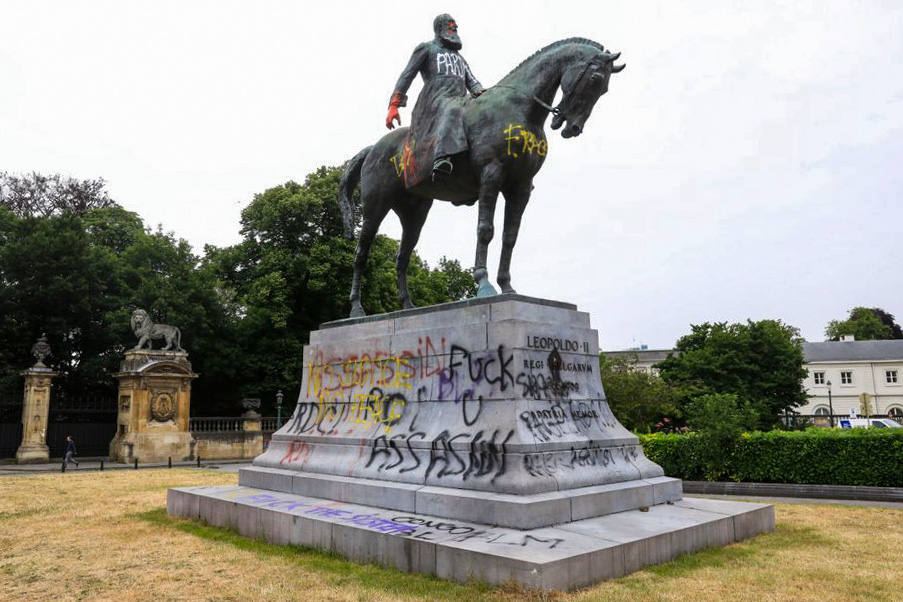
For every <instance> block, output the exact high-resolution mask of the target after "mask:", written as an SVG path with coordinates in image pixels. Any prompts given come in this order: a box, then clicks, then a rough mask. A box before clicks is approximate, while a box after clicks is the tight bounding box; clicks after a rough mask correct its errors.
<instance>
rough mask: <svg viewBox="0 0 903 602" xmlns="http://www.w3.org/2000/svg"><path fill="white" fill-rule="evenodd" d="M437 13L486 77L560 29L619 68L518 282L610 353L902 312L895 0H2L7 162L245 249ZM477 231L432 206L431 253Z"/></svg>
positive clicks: (527, 224)
mask: <svg viewBox="0 0 903 602" xmlns="http://www.w3.org/2000/svg"><path fill="white" fill-rule="evenodd" d="M446 11H448V12H451V13H452V14H453V15H454V16H455V18H456V19H457V20H458V23H459V27H460V30H459V32H460V34H461V37H462V39H463V41H464V49H463V54H464V56H465V57H466V58H467V60H468V62H469V63H470V65H471V67H472V69H473V71H474V72H475V74H476V76H477V77H478V78H479V79H480V80H481V81H482V82H483V84H484V85H486V86H490V85H492V84H494V83H495V82H497V81H498V80H499V79H501V78H502V77H503V76H504V75H505V74H506V73H507V72H508V71H509V70H510V69H511V68H512V67H513V66H514V65H516V64H517V63H518V62H520V61H521V60H522V59H523V58H525V57H526V56H527V55H529V54H530V53H532V52H533V51H535V50H537V49H538V48H540V47H542V46H545V45H546V44H548V43H550V42H552V41H555V40H557V39H561V38H566V37H570V36H583V37H588V38H592V39H594V40H596V41H599V42H601V43H603V44H605V45H606V47H609V48H611V49H613V50H618V51H621V52H623V55H622V58H623V60H624V61H625V62H626V63H627V69H626V70H625V71H624V72H623V73H621V74H619V75H617V76H614V77H613V78H612V82H611V85H610V88H609V93H608V94H607V95H606V96H604V97H603V98H602V99H601V100H600V102H599V104H598V105H597V107H596V110H595V112H594V113H593V117H592V118H591V120H590V121H589V122H588V123H587V126H586V128H585V131H584V134H583V135H582V136H580V137H578V138H575V139H570V140H564V139H562V138H561V136H560V135H559V134H558V133H556V132H551V131H548V132H547V134H548V136H549V142H550V151H549V156H548V159H547V161H546V164H545V166H544V167H543V170H542V171H541V172H540V173H539V175H538V176H537V178H536V180H535V185H536V190H535V191H534V194H533V197H532V200H531V204H530V206H529V207H528V209H527V213H526V216H525V218H524V220H525V221H524V227H523V228H522V229H521V236H520V239H519V241H518V247H517V249H516V250H515V255H514V262H513V269H512V272H513V276H514V279H513V284H514V286H515V287H516V288H517V289H518V292H521V293H524V294H528V295H533V296H538V297H545V298H550V299H558V300H563V301H570V302H574V303H577V304H578V306H579V307H580V308H581V309H583V310H586V311H589V312H591V314H592V318H593V324H594V326H595V327H596V328H598V329H599V331H600V334H601V343H602V347H603V348H604V349H623V348H626V347H631V346H634V345H639V344H647V345H649V346H650V347H651V348H663V347H669V346H671V345H673V343H674V342H675V340H676V339H677V338H678V337H679V336H681V335H682V334H685V333H686V332H688V331H689V325H690V324H694V323H700V322H704V321H723V320H727V321H742V320H745V319H747V318H752V319H763V318H780V319H782V320H784V321H785V322H787V323H789V324H792V325H794V326H797V327H799V328H800V330H801V331H802V334H803V336H805V337H806V338H807V339H808V340H820V339H821V338H822V333H823V330H824V327H825V324H826V323H827V321H828V320H831V319H836V318H842V317H844V316H845V315H846V312H847V311H848V310H849V309H850V308H852V307H853V306H856V305H867V306H880V307H883V308H884V309H886V310H888V311H890V312H891V313H893V314H895V315H896V316H897V317H898V321H901V320H903V267H901V258H903V239H901V238H903V237H901V217H903V208H901V191H903V77H901V75H903V4H901V3H899V2H892V1H888V2H852V1H849V0H848V1H844V2H836V1H830V2H828V1H822V2H796V1H795V2H772V3H769V2H729V1H725V0H713V1H701V0H697V1H694V2H692V3H690V2H687V3H679V2H665V1H662V2H634V1H631V2H608V1H583V2H565V1H563V0H558V1H555V2H540V1H526V0H519V1H517V2H486V1H485V0H481V1H476V2H474V1H469V0H456V1H455V2H453V3H449V2H443V3H440V2H433V1H424V0H419V1H416V2H407V1H402V0H393V1H392V2H378V3H377V2H345V1H341V0H337V1H335V2H317V3H308V2H298V1H292V2H288V1H286V2H274V1H264V0H258V1H256V2H224V1H221V0H218V1H216V2H186V1H176V2H168V1H161V0H155V1H153V2H121V1H118V0H117V1H112V2H93V1H91V2H88V1H82V2H71V1H61V2H51V1H46V2H39V1H15V0H14V1H10V0H4V2H3V3H2V5H0V170H6V171H11V172H28V171H32V170H34V171H39V172H45V173H50V172H61V173H63V174H68V175H71V176H74V177H77V178H96V177H103V178H104V179H106V180H107V182H108V188H109V191H110V193H111V195H112V196H113V197H114V198H115V199H116V200H117V201H119V202H120V203H121V204H122V205H124V206H125V207H127V208H128V209H131V210H133V211H136V212H138V213H139V214H140V215H141V216H142V217H143V218H144V219H145V221H146V222H147V223H148V224H150V225H153V226H156V225H157V224H161V225H162V226H163V228H164V229H165V230H171V231H173V232H175V233H176V235H178V236H180V237H182V238H185V239H187V240H188V241H189V242H191V244H192V245H194V247H195V249H196V250H197V251H198V252H201V250H202V248H203V245H204V244H205V243H211V244H215V245H229V244H233V243H235V242H237V241H238V240H239V238H240V237H239V233H238V229H239V214H240V211H241V209H242V208H243V207H244V206H245V205H247V203H248V202H249V201H250V200H251V199H252V198H253V195H254V194H255V193H259V192H262V191H263V190H265V189H267V188H269V187H272V186H275V185H278V184H280V183H283V182H285V181H287V180H291V179H294V180H303V178H304V176H305V175H306V174H307V173H309V172H311V171H312V170H314V169H316V168H317V167H318V166H320V165H338V164H341V163H342V162H343V161H345V160H346V159H348V158H350V157H351V156H352V155H353V154H354V153H356V152H357V151H358V150H359V149H360V148H362V147H364V146H366V145H368V144H371V143H372V142H374V141H375V140H376V139H377V138H378V137H379V136H381V135H382V134H383V133H384V130H385V126H384V120H385V114H386V105H387V100H388V97H389V95H390V94H391V92H392V86H393V84H394V82H395V80H396V79H397V77H398V75H399V73H400V71H401V70H402V68H403V67H404V66H405V64H406V62H407V60H408V58H409V56H410V52H411V50H412V49H413V48H414V46H415V45H416V44H417V43H419V42H421V41H425V40H427V39H429V38H431V37H432V30H431V26H432V20H433V17H434V16H435V15H436V14H438V13H441V12H446ZM419 89H420V84H419V82H418V83H416V84H415V86H414V87H413V88H412V90H411V96H412V98H413V97H415V96H416V93H417V91H418V90H419ZM410 106H413V102H412V103H411V105H410ZM402 119H403V121H404V123H405V124H407V123H408V121H409V119H410V107H409V108H408V109H403V110H402ZM498 219H499V220H501V211H499V216H498ZM475 230H476V207H471V208H454V207H452V206H451V205H449V204H446V203H437V204H436V205H435V207H434V209H433V211H432V214H431V216H430V219H429V220H428V222H427V225H426V227H425V229H424V233H423V237H422V239H421V244H420V246H419V249H418V250H419V252H420V254H421V255H422V256H423V257H424V258H425V259H426V260H427V261H429V262H435V261H436V260H438V259H439V258H440V257H441V256H442V255H447V256H449V257H452V258H456V259H459V260H460V261H461V263H462V264H463V265H465V266H470V265H472V263H473V253H474V245H475V240H476V239H475ZM383 231H384V232H385V233H387V234H389V235H392V236H396V237H397V236H398V235H399V233H400V228H399V226H398V225H397V220H396V219H395V218H394V216H392V217H390V218H389V219H387V220H386V223H385V224H384V228H383ZM498 251H499V237H496V240H495V241H494V242H493V245H492V247H491V248H490V262H491V263H490V269H491V270H492V274H495V268H496V265H497V259H498Z"/></svg>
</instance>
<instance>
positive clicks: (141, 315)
mask: <svg viewBox="0 0 903 602" xmlns="http://www.w3.org/2000/svg"><path fill="white" fill-rule="evenodd" d="M132 332H134V333H135V336H136V337H138V344H137V345H135V349H143V348H144V347H147V348H148V349H153V348H154V345H153V341H155V340H157V339H166V346H165V347H164V348H163V350H164V351H185V350H184V349H182V345H181V342H182V333H181V332H180V331H179V329H178V328H176V327H175V326H170V325H169V324H154V321H153V320H152V319H151V317H150V315H149V314H148V313H147V312H146V311H144V310H143V309H136V310H135V311H134V312H132Z"/></svg>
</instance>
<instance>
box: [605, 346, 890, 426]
mask: <svg viewBox="0 0 903 602" xmlns="http://www.w3.org/2000/svg"><path fill="white" fill-rule="evenodd" d="M603 353H604V354H605V356H606V357H610V358H615V357H621V358H624V359H626V360H627V361H629V362H631V363H632V364H634V369H636V370H642V371H643V372H649V373H651V374H656V373H657V371H656V369H655V364H657V363H658V362H660V361H662V360H663V359H665V358H666V357H668V355H669V354H670V353H673V351H671V350H667V349H631V350H628V351H605V352H603ZM803 355H804V361H805V364H804V366H803V367H804V368H806V370H807V372H808V375H807V376H806V378H805V380H804V381H803V385H804V386H805V388H806V393H808V395H809V403H807V404H806V405H804V406H802V407H800V408H797V412H799V413H800V414H804V415H816V416H818V415H822V416H828V415H829V414H830V413H831V410H832V409H833V411H834V414H835V415H849V414H850V410H855V411H856V413H857V414H858V415H861V414H863V407H862V395H863V394H866V395H867V400H868V403H869V413H870V414H871V415H873V416H890V417H892V418H894V419H896V420H898V421H903V340H890V341H856V340H853V338H852V337H846V340H842V341H824V342H817V343H803Z"/></svg>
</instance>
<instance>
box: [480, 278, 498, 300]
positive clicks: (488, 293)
mask: <svg viewBox="0 0 903 602" xmlns="http://www.w3.org/2000/svg"><path fill="white" fill-rule="evenodd" d="M498 294H499V292H498V291H497V290H495V287H494V286H492V285H491V284H489V282H487V281H485V280H484V281H483V282H481V283H480V288H479V289H477V299H483V298H484V297H495V296H496V295H498Z"/></svg>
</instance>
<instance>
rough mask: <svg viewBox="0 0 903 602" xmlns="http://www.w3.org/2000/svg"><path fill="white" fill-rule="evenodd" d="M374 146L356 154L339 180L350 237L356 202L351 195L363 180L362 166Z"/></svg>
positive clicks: (347, 230) (346, 229)
mask: <svg viewBox="0 0 903 602" xmlns="http://www.w3.org/2000/svg"><path fill="white" fill-rule="evenodd" d="M372 148H373V147H372V146H368V147H367V148H365V149H364V150H362V151H361V152H359V153H358V154H356V155H354V157H353V158H352V159H351V161H349V162H348V167H347V168H346V169H345V173H343V174H342V179H341V180H339V207H341V209H342V222H343V225H344V226H345V237H346V238H348V239H353V238H354V203H352V201H351V197H352V195H353V194H354V189H355V188H357V184H358V182H360V181H361V167H362V166H363V165H364V159H366V158H367V155H369V154H370V150H371V149H372Z"/></svg>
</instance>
